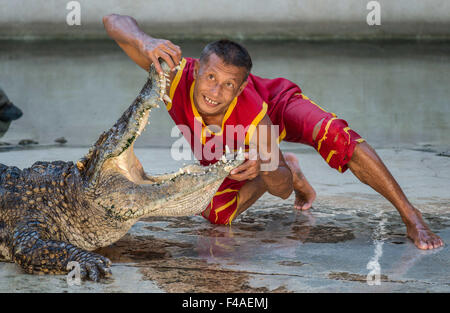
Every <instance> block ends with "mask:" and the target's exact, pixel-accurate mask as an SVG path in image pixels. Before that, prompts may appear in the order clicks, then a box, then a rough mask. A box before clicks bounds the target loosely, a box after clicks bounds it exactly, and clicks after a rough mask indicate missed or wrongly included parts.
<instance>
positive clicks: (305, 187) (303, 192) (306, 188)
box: [284, 153, 316, 210]
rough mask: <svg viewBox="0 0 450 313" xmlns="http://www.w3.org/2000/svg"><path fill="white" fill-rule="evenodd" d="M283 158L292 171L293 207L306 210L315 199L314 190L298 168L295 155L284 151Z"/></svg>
mask: <svg viewBox="0 0 450 313" xmlns="http://www.w3.org/2000/svg"><path fill="white" fill-rule="evenodd" d="M284 159H285V160H286V163H287V165H288V166H289V168H290V169H291V172H292V179H293V183H294V191H295V203H294V207H295V208H296V209H298V210H308V209H309V208H311V206H312V204H313V202H314V200H316V192H315V191H314V188H313V187H311V185H310V184H309V182H308V181H307V180H306V177H305V176H304V175H303V173H302V171H301V170H300V165H299V163H298V159H297V157H296V156H295V155H294V154H293V153H284Z"/></svg>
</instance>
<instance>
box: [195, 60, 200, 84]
mask: <svg viewBox="0 0 450 313" xmlns="http://www.w3.org/2000/svg"><path fill="white" fill-rule="evenodd" d="M199 68H200V62H199V61H198V60H194V79H195V80H196V79H197V76H198V70H199Z"/></svg>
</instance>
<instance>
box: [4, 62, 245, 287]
mask: <svg viewBox="0 0 450 313" xmlns="http://www.w3.org/2000/svg"><path fill="white" fill-rule="evenodd" d="M161 64H162V66H163V71H164V72H163V73H161V74H159V73H157V72H156V70H155V68H154V66H153V65H152V66H151V68H150V69H149V75H148V79H147V81H146V83H145V85H144V87H143V88H142V90H141V92H140V93H139V94H138V96H137V97H136V99H135V100H134V101H133V103H132V104H131V105H130V106H129V107H128V109H127V110H126V111H125V112H124V113H123V115H122V116H121V117H120V118H119V120H118V121H117V122H116V123H115V124H114V125H113V126H112V127H111V128H110V129H109V130H108V131H106V132H103V133H102V134H101V135H100V137H99V138H98V140H97V141H96V143H95V144H94V145H92V146H91V148H90V149H89V152H88V153H87V154H86V155H85V156H84V157H82V158H81V159H79V160H78V161H77V162H65V161H53V162H42V161H38V162H35V163H34V164H33V165H32V166H31V167H29V168H24V169H22V170H21V169H19V168H17V167H15V166H6V165H3V164H0V259H1V260H2V261H7V262H14V263H16V264H17V265H19V266H20V267H21V268H22V269H23V271H24V272H26V273H30V274H42V273H44V274H67V273H68V272H69V270H70V269H71V268H70V267H68V265H69V266H71V264H73V262H78V265H79V269H80V274H81V279H83V280H85V279H90V280H93V281H98V280H100V279H101V278H104V277H109V276H111V275H112V273H111V265H112V264H111V261H110V260H109V259H107V258H106V257H104V256H102V255H100V254H98V253H96V252H94V251H95V250H96V249H99V248H101V247H105V246H108V245H111V244H112V243H114V242H116V241H117V240H119V239H120V238H121V237H123V236H124V235H125V234H126V233H127V232H128V231H129V229H130V228H131V227H132V226H133V224H135V223H136V222H137V221H138V220H139V219H141V218H145V217H149V216H187V215H195V214H199V213H200V212H201V211H202V210H204V208H205V207H206V206H207V204H208V203H209V201H210V200H211V198H212V197H213V195H214V193H215V192H216V191H217V189H218V188H219V186H220V185H221V183H222V182H223V180H224V179H225V177H226V176H228V174H229V172H230V171H231V170H232V169H234V168H236V167H237V166H238V165H240V164H241V163H242V162H243V154H242V152H240V153H239V152H238V153H237V154H236V153H228V154H227V153H225V154H224V156H222V159H221V160H219V161H218V162H216V163H215V164H212V165H209V166H201V165H200V164H198V163H193V164H189V165H186V166H184V167H182V168H180V169H179V170H178V171H177V172H173V173H169V174H162V175H155V176H151V175H149V174H148V173H146V172H145V171H144V169H143V166H142V164H141V163H140V161H139V160H138V158H137V157H136V155H135V154H134V150H133V147H134V143H135V141H136V139H137V138H138V137H139V136H140V134H141V133H142V132H143V131H144V128H145V126H146V125H147V124H148V119H149V116H150V111H151V110H152V108H155V107H159V105H160V104H161V105H162V104H164V105H165V102H164V101H170V98H168V97H167V94H166V91H167V88H166V84H167V83H168V78H167V77H168V76H169V75H168V73H169V71H170V68H169V67H168V65H167V64H166V63H164V62H161ZM162 74H164V75H162ZM167 86H168V85H167Z"/></svg>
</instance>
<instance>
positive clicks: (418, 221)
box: [313, 121, 444, 250]
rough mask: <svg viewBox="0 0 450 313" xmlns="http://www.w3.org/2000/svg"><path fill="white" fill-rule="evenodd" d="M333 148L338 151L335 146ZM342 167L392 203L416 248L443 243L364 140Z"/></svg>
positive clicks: (433, 246) (314, 133)
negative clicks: (345, 167) (344, 166)
mask: <svg viewBox="0 0 450 313" xmlns="http://www.w3.org/2000/svg"><path fill="white" fill-rule="evenodd" d="M323 122H324V121H320V122H319V123H317V125H316V126H315V127H314V131H313V140H315V141H316V136H317V134H318V133H319V129H321V128H322V123H323ZM330 149H333V147H331V148H330ZM335 149H336V150H338V147H335ZM346 166H348V168H350V170H351V171H352V173H353V174H354V175H355V176H356V177H357V178H358V179H359V180H360V181H361V182H362V183H364V184H366V185H369V186H370V187H372V188H373V189H374V190H375V191H377V192H378V193H379V194H381V195H382V196H383V197H384V198H386V199H387V200H389V201H390V202H391V203H392V204H393V205H394V207H395V208H396V209H397V211H398V212H399V213H400V216H401V218H402V220H403V222H404V223H405V225H406V229H407V236H408V237H409V238H410V239H411V240H412V241H413V242H414V244H415V245H416V246H417V247H418V248H419V249H424V250H426V249H434V248H438V247H441V246H442V245H443V244H444V243H443V241H442V240H441V238H440V237H439V236H437V235H435V234H434V233H433V232H431V230H430V229H429V228H428V226H427V225H426V223H425V222H424V220H423V218H422V214H421V213H420V212H419V210H417V209H416V208H415V207H413V206H412V205H411V203H410V202H409V200H408V199H407V198H406V196H405V194H404V193H403V191H402V189H401V188H400V185H399V184H398V183H397V181H396V180H395V179H394V177H393V176H392V175H391V173H390V172H389V170H388V169H387V167H386V166H385V165H384V163H383V161H382V160H381V158H380V157H379V156H378V154H377V153H376V152H375V150H374V149H373V148H372V147H371V146H370V145H369V144H368V143H367V142H360V143H357V144H356V145H355V147H354V150H353V152H352V155H351V158H350V160H349V161H348V163H347V164H346Z"/></svg>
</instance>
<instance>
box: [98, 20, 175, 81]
mask: <svg viewBox="0 0 450 313" xmlns="http://www.w3.org/2000/svg"><path fill="white" fill-rule="evenodd" d="M103 24H104V25H105V29H106V32H107V33H108V35H109V36H110V37H111V38H112V39H114V40H115V41H116V42H117V44H118V45H119V46H120V47H121V48H122V49H123V50H124V51H125V53H126V54H127V55H128V56H129V57H130V58H131V59H132V60H133V61H134V62H135V63H136V64H137V65H139V66H140V67H142V68H143V69H145V70H146V71H148V70H149V68H150V65H151V64H152V63H154V64H155V68H156V70H157V71H158V73H161V72H162V69H161V64H159V60H158V58H161V59H163V60H164V61H166V62H167V64H168V65H169V66H170V68H171V69H172V70H174V68H175V66H177V65H178V63H180V60H181V49H180V47H178V46H177V45H174V44H173V43H172V42H170V41H169V40H165V39H158V38H152V37H150V36H149V35H147V34H146V33H144V32H143V31H142V30H141V29H140V28H139V26H138V24H137V22H136V20H135V19H134V18H132V17H131V16H126V15H119V14H110V15H106V16H105V17H103Z"/></svg>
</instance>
